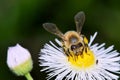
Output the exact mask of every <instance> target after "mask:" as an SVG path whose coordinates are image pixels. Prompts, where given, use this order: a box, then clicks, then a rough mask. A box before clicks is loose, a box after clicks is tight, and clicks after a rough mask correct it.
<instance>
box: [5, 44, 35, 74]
mask: <svg viewBox="0 0 120 80" xmlns="http://www.w3.org/2000/svg"><path fill="white" fill-rule="evenodd" d="M7 65H8V67H9V68H10V70H11V71H12V72H13V73H15V74H16V75H18V76H23V75H25V74H27V73H29V72H30V71H31V70H32V68H33V62H32V58H31V55H30V52H29V51H28V50H27V49H25V48H23V47H21V46H20V45H19V44H17V45H16V46H13V47H9V48H8V52H7Z"/></svg>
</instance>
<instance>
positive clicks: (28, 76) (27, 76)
mask: <svg viewBox="0 0 120 80" xmlns="http://www.w3.org/2000/svg"><path fill="white" fill-rule="evenodd" d="M25 77H26V78H27V80H33V78H32V76H31V75H30V73H27V74H25Z"/></svg>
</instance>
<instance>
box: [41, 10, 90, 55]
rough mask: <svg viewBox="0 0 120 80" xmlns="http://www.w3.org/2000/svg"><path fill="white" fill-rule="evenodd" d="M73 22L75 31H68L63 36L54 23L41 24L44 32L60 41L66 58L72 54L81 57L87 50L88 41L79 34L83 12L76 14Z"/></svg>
mask: <svg viewBox="0 0 120 80" xmlns="http://www.w3.org/2000/svg"><path fill="white" fill-rule="evenodd" d="M74 20H75V24H76V29H77V31H68V32H66V33H65V34H63V33H62V32H61V31H60V30H59V29H58V28H57V26H56V25H55V24H54V23H44V24H43V27H44V28H45V30H47V31H48V32H51V33H52V34H55V35H57V36H59V37H60V38H61V39H62V44H63V46H62V47H63V49H64V51H65V54H66V55H67V56H71V55H73V54H74V55H75V56H78V55H83V51H86V53H87V49H88V40H87V38H86V37H85V36H84V35H82V34H81V30H82V27H83V24H84V22H85V14H84V12H83V11H81V12H78V13H77V14H76V15H75V16H74ZM71 53H72V54H71Z"/></svg>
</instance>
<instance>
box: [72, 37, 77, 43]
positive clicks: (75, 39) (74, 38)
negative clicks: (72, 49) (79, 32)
mask: <svg viewBox="0 0 120 80" xmlns="http://www.w3.org/2000/svg"><path fill="white" fill-rule="evenodd" d="M77 41H78V39H77V38H76V37H71V38H70V43H72V44H74V43H76V42H77Z"/></svg>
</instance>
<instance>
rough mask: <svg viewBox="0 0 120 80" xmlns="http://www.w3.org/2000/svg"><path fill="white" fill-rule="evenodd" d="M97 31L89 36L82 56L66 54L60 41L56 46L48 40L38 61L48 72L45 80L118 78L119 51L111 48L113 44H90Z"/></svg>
mask: <svg viewBox="0 0 120 80" xmlns="http://www.w3.org/2000/svg"><path fill="white" fill-rule="evenodd" d="M96 35H97V32H96V33H95V34H94V35H93V36H91V37H90V41H89V43H88V46H89V48H90V49H88V50H87V52H86V51H84V52H83V56H82V57H81V56H79V55H78V56H77V58H75V59H74V56H67V55H66V54H65V52H64V50H63V47H62V43H61V42H60V41H59V40H57V39H55V41H56V42H57V43H58V44H59V47H57V46H56V45H55V44H54V43H52V42H51V41H50V44H46V45H45V46H44V48H43V49H41V52H40V57H39V62H40V66H43V67H44V68H43V69H42V70H41V71H46V72H47V73H48V77H47V80H49V79H51V78H55V80H118V78H119V76H118V75H119V74H120V56H119V55H120V53H118V52H117V51H116V50H113V47H114V46H110V47H108V48H105V47H104V46H105V43H103V44H101V45H99V44H98V43H96V44H92V43H93V41H94V39H95V37H96Z"/></svg>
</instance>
